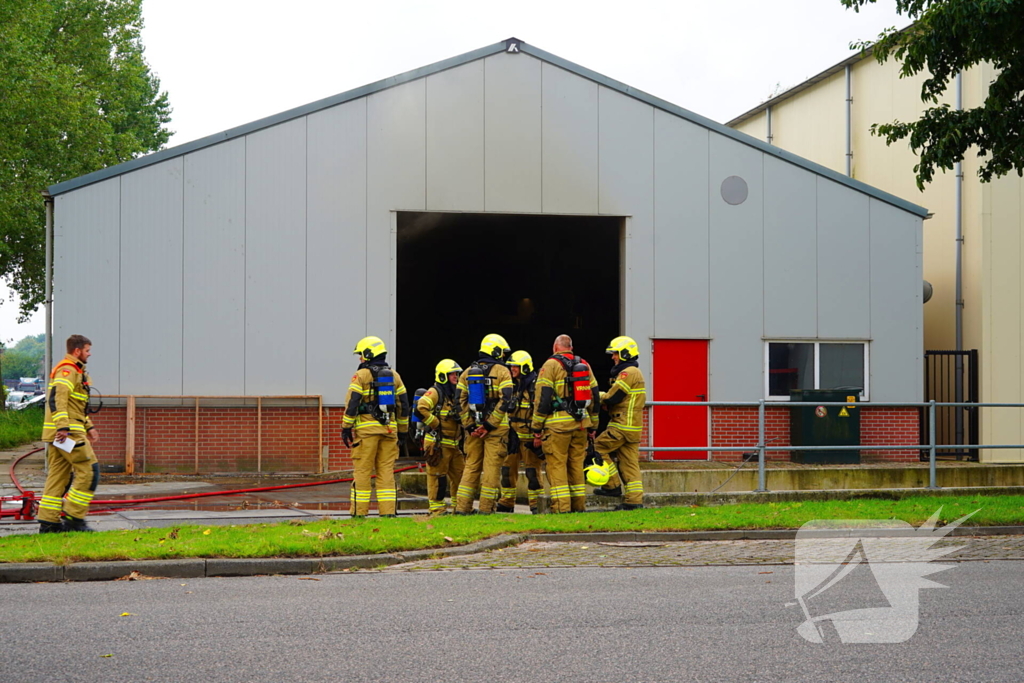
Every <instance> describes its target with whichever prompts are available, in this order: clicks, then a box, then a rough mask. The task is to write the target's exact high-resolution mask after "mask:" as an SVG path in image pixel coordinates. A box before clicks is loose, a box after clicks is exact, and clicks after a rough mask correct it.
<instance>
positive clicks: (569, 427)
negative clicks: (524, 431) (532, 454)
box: [532, 334, 601, 512]
mask: <svg viewBox="0 0 1024 683" xmlns="http://www.w3.org/2000/svg"><path fill="white" fill-rule="evenodd" d="M552 351H553V355H552V356H551V357H550V358H548V359H547V360H546V361H545V362H544V365H543V366H542V367H541V369H540V374H539V375H538V376H537V389H536V392H535V394H534V406H533V422H532V431H533V437H534V439H533V443H534V446H540V447H541V448H543V452H544V462H545V463H546V468H547V474H548V484H549V485H550V486H551V510H552V511H553V512H583V511H585V510H586V491H587V490H586V484H585V483H584V481H585V480H584V474H583V460H584V459H585V457H586V455H587V442H588V440H589V439H593V438H594V432H595V430H596V426H597V410H598V407H599V405H600V400H601V399H600V393H599V392H598V390H597V380H596V379H594V372H593V370H591V369H590V367H589V366H588V365H587V363H586V361H584V360H583V359H582V358H581V357H579V356H576V355H574V354H573V350H572V338H570V337H569V335H567V334H562V335H559V336H558V337H557V338H556V339H555V343H554V345H553V347H552Z"/></svg>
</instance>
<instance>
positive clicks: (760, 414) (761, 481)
mask: <svg viewBox="0 0 1024 683" xmlns="http://www.w3.org/2000/svg"><path fill="white" fill-rule="evenodd" d="M764 417H765V415H764V399H763V398H762V399H761V400H759V401H758V402H757V492H758V493H764V492H765V491H767V490H768V487H767V485H766V484H767V481H766V479H767V475H766V472H765V471H764V464H765V463H764V459H765V456H766V455H767V453H766V452H765V449H764V446H765V443H764V436H765V434H764V431H765V430H764V422H765V420H764Z"/></svg>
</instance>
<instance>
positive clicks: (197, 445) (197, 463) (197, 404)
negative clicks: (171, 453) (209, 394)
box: [194, 396, 199, 474]
mask: <svg viewBox="0 0 1024 683" xmlns="http://www.w3.org/2000/svg"><path fill="white" fill-rule="evenodd" d="M195 405H196V415H195V418H196V427H195V430H196V432H195V433H196V442H195V444H194V446H195V467H196V474H199V397H198V396H196V403H195Z"/></svg>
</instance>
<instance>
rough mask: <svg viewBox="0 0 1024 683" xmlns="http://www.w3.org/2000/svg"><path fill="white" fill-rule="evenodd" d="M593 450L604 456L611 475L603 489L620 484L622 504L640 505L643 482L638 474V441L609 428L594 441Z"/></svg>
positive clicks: (642, 495) (641, 502)
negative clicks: (622, 495)
mask: <svg viewBox="0 0 1024 683" xmlns="http://www.w3.org/2000/svg"><path fill="white" fill-rule="evenodd" d="M634 439H635V440H634ZM594 450H596V451H597V452H598V453H600V454H601V455H602V456H604V461H605V462H606V463H608V464H609V465H610V469H611V472H612V475H613V476H612V478H611V479H609V480H608V483H607V484H605V486H604V488H607V489H613V488H615V487H616V486H619V485H620V484H621V485H622V488H623V493H624V494H625V497H624V499H623V502H624V503H626V504H627V505H642V504H643V502H644V481H643V477H642V476H641V474H640V440H639V439H638V438H635V436H634V435H631V434H630V435H627V433H625V432H621V431H619V430H618V429H615V428H614V427H609V428H608V429H606V430H604V431H603V432H601V435H600V436H599V437H597V439H596V440H595V441H594ZM616 461H618V462H616Z"/></svg>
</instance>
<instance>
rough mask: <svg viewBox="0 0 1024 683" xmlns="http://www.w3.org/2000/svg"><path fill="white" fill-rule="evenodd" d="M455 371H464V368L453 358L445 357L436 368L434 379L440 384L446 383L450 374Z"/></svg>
mask: <svg viewBox="0 0 1024 683" xmlns="http://www.w3.org/2000/svg"><path fill="white" fill-rule="evenodd" d="M453 372H462V368H461V367H459V364H458V363H456V362H455V361H453V360H452V359H451V358H445V359H444V360H442V361H441V362H440V363H438V364H437V367H435V368H434V379H435V380H437V383H438V384H444V383H446V382H447V381H448V375H450V374H451V373H453Z"/></svg>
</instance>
